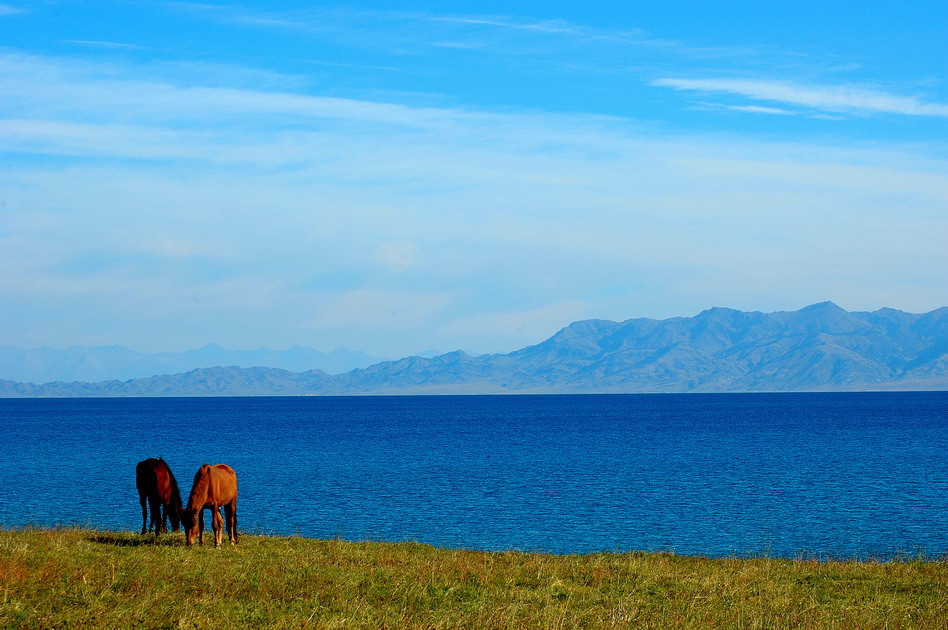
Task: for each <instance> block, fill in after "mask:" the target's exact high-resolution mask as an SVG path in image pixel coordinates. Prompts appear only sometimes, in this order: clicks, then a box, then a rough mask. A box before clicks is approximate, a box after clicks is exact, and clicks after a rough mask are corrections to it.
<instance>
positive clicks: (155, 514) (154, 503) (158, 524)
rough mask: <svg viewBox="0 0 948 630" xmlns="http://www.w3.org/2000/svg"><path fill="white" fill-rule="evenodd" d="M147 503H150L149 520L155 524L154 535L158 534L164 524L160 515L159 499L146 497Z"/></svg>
mask: <svg viewBox="0 0 948 630" xmlns="http://www.w3.org/2000/svg"><path fill="white" fill-rule="evenodd" d="M148 503H149V504H151V522H152V523H153V524H154V525H155V536H159V535H160V534H161V532H162V531H163V530H164V525H165V523H164V518H163V517H162V515H161V499H159V498H158V497H148Z"/></svg>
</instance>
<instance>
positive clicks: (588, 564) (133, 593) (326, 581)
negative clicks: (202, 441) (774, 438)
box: [0, 529, 948, 630]
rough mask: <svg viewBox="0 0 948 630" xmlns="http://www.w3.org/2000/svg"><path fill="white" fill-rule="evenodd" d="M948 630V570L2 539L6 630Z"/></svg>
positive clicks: (910, 565) (322, 544) (913, 565)
mask: <svg viewBox="0 0 948 630" xmlns="http://www.w3.org/2000/svg"><path fill="white" fill-rule="evenodd" d="M235 625H236V626H245V627H272V628H524V627H536V628H616V627H620V628H621V627H635V628H669V627H684V628H845V629H846V630H855V629H861V628H948V563H945V562H938V561H919V560H912V561H896V562H886V563H878V562H816V561H805V560H783V559H768V558H751V559H738V558H723V559H709V558H697V557H685V556H675V555H672V554H661V553H659V554H652V553H648V554H646V553H622V554H611V553H605V554H591V555H574V556H555V555H546V554H535V553H517V552H505V553H487V552H475V551H464V550H449V549H439V548H435V547H430V546H427V545H420V544H414V543H397V544H392V543H379V542H366V543H350V542H344V541H339V540H312V539H306V538H282V537H267V536H242V537H241V540H240V545H239V546H237V547H232V546H230V545H228V544H227V543H225V545H224V547H223V548H222V549H214V547H213V545H210V546H208V545H206V546H204V547H195V548H187V547H185V545H184V541H183V536H182V535H181V534H172V535H169V536H165V537H162V539H161V540H160V542H158V543H155V541H154V538H153V537H151V536H147V537H146V536H140V535H138V534H133V533H111V532H97V531H92V530H84V529H65V530H24V531H0V627H11V628H19V627H27V628H32V627H37V628H42V627H50V628H52V627H56V628H66V627H77V628H78V627H81V628H88V627H116V628H118V627H122V628H125V627H136V626H138V627H178V628H212V627H230V626H235Z"/></svg>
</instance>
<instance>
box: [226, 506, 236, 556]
mask: <svg viewBox="0 0 948 630" xmlns="http://www.w3.org/2000/svg"><path fill="white" fill-rule="evenodd" d="M224 517H225V518H226V520H227V537H228V538H229V539H230V544H232V545H236V544H237V500H236V499H235V500H233V501H231V502H230V503H228V504H227V505H225V506H224Z"/></svg>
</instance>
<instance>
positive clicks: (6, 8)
mask: <svg viewBox="0 0 948 630" xmlns="http://www.w3.org/2000/svg"><path fill="white" fill-rule="evenodd" d="M22 13H26V9H20V8H18V7H14V6H12V5H9V4H0V17H3V16H5V15H20V14H22Z"/></svg>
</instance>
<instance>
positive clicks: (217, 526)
mask: <svg viewBox="0 0 948 630" xmlns="http://www.w3.org/2000/svg"><path fill="white" fill-rule="evenodd" d="M211 513H212V514H213V515H214V520H213V521H212V523H211V524H212V526H213V527H214V547H220V546H221V543H222V542H224V517H223V516H221V508H220V506H219V505H215V506H214V507H213V508H212V509H211Z"/></svg>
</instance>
